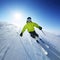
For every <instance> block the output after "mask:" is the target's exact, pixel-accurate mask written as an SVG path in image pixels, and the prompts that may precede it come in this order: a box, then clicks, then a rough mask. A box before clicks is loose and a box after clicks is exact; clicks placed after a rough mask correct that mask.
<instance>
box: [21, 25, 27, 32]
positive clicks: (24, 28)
mask: <svg viewBox="0 0 60 60" xmlns="http://www.w3.org/2000/svg"><path fill="white" fill-rule="evenodd" d="M25 30H26V25H25V26H24V27H23V29H22V32H21V33H24V31H25Z"/></svg>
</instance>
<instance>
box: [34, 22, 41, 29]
mask: <svg viewBox="0 0 60 60" xmlns="http://www.w3.org/2000/svg"><path fill="white" fill-rule="evenodd" d="M34 26H35V27H36V28H39V29H40V30H42V27H41V26H39V25H38V24H37V23H34Z"/></svg>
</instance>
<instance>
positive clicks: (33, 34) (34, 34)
mask: <svg viewBox="0 0 60 60" xmlns="http://www.w3.org/2000/svg"><path fill="white" fill-rule="evenodd" d="M29 33H30V36H31V37H32V38H36V37H39V35H38V34H37V33H36V32H35V31H33V32H29Z"/></svg>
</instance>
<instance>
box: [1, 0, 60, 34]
mask: <svg viewBox="0 0 60 60" xmlns="http://www.w3.org/2000/svg"><path fill="white" fill-rule="evenodd" d="M29 16H30V17H31V18H32V21H34V22H36V23H38V24H39V25H40V26H42V28H43V30H46V31H48V32H52V33H54V34H55V33H56V34H60V1H59V0H0V21H2V22H11V23H14V24H16V25H19V26H20V27H21V26H23V25H24V24H25V23H26V19H27V17H29Z"/></svg>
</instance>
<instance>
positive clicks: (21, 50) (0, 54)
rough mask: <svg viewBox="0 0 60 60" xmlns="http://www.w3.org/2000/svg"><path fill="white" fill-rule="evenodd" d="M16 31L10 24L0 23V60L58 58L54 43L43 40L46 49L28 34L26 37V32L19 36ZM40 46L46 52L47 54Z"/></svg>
mask: <svg viewBox="0 0 60 60" xmlns="http://www.w3.org/2000/svg"><path fill="white" fill-rule="evenodd" d="M17 31H18V30H17V27H15V26H14V25H12V24H4V23H1V24H0V60H60V58H59V57H60V56H59V55H60V54H59V52H58V51H57V50H56V49H55V47H54V45H51V44H50V43H49V42H46V40H45V42H46V44H47V45H49V49H48V48H46V47H45V46H44V44H43V43H41V44H38V43H37V42H36V41H35V40H34V39H32V38H30V36H29V35H28V37H27V34H25V36H23V38H21V37H20V36H19V33H17ZM42 39H43V38H42ZM43 40H44V39H43ZM42 48H44V49H45V50H46V51H47V52H48V55H47V56H46V55H45V54H44V51H43V50H42Z"/></svg>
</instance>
